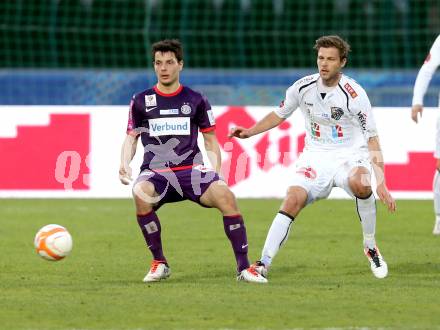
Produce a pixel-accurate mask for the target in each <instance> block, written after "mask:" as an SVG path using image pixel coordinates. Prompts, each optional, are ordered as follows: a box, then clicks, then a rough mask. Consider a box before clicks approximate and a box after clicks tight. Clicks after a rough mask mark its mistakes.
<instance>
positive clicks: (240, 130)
mask: <svg viewBox="0 0 440 330" xmlns="http://www.w3.org/2000/svg"><path fill="white" fill-rule="evenodd" d="M284 120H285V118H281V117H279V116H278V115H277V114H276V113H275V112H273V111H272V112H271V113H269V114H268V115H267V116H266V117H264V118H263V119H261V120H260V121H259V122H257V123H256V124H255V125H254V126H253V127H251V128H244V127H233V128H232V129H231V131H230V133H229V135H228V137H230V138H231V137H238V138H240V139H246V138H249V137H251V136H254V135H257V134H260V133H263V132H266V131H268V130H270V129H272V128H274V127H276V126H278V125H279V124H281V123H282V122H283V121H284Z"/></svg>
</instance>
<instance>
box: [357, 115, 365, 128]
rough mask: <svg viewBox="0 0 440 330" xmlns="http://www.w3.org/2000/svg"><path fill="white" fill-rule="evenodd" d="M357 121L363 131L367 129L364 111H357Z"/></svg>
mask: <svg viewBox="0 0 440 330" xmlns="http://www.w3.org/2000/svg"><path fill="white" fill-rule="evenodd" d="M357 116H358V119H359V123H360V124H361V128H362V130H363V131H365V130H366V129H367V115H366V114H365V113H362V111H359V112H358V113H357Z"/></svg>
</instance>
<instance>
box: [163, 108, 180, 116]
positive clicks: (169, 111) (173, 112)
mask: <svg viewBox="0 0 440 330" xmlns="http://www.w3.org/2000/svg"><path fill="white" fill-rule="evenodd" d="M159 113H160V114H161V115H178V114H179V109H162V110H160V111H159Z"/></svg>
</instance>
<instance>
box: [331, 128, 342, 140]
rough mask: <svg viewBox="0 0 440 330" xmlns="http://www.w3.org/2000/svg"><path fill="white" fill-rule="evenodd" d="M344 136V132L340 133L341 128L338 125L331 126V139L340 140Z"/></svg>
mask: <svg viewBox="0 0 440 330" xmlns="http://www.w3.org/2000/svg"><path fill="white" fill-rule="evenodd" d="M343 136H344V132H343V131H342V127H341V126H339V125H336V126H332V137H333V138H341V137H343Z"/></svg>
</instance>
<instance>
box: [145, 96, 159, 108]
mask: <svg viewBox="0 0 440 330" xmlns="http://www.w3.org/2000/svg"><path fill="white" fill-rule="evenodd" d="M156 105H157V102H156V94H152V95H145V106H146V107H155V106H156Z"/></svg>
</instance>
